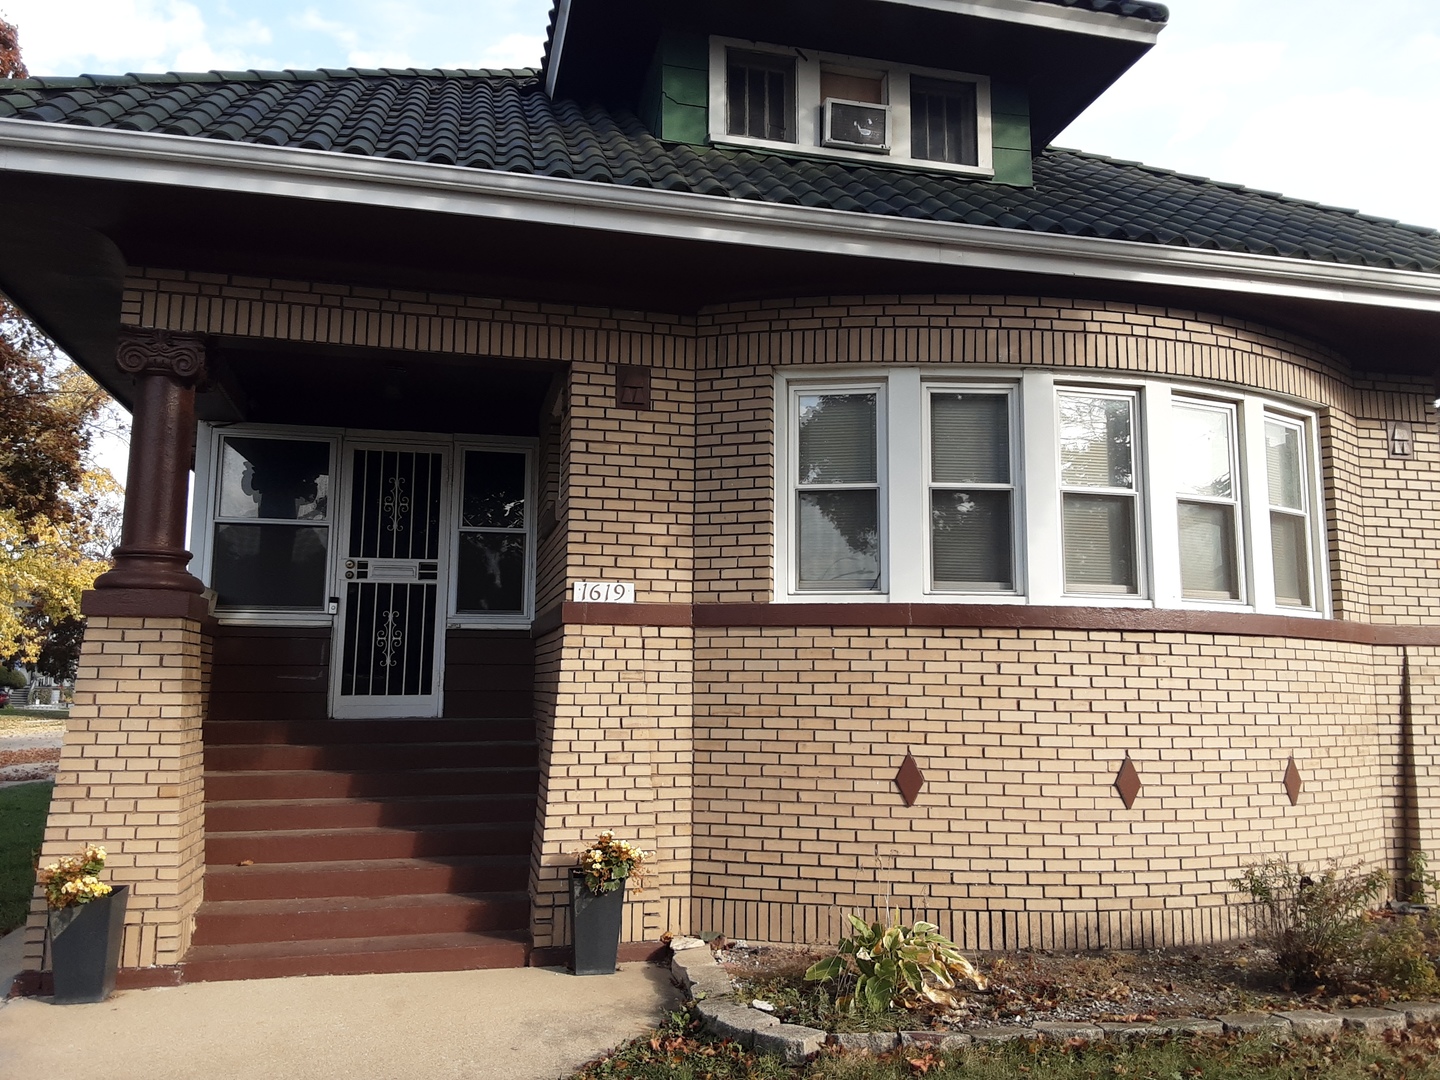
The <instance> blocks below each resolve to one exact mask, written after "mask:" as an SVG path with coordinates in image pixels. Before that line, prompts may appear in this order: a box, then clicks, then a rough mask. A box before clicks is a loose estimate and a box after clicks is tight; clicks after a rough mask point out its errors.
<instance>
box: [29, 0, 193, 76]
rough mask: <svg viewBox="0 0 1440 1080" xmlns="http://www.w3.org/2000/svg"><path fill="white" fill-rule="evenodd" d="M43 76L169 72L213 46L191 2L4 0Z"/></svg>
mask: <svg viewBox="0 0 1440 1080" xmlns="http://www.w3.org/2000/svg"><path fill="white" fill-rule="evenodd" d="M3 2H4V8H5V10H6V12H7V13H8V14H9V17H10V19H11V21H13V22H14V23H16V25H18V26H19V28H20V45H21V49H22V50H23V52H24V55H25V62H26V66H28V67H29V69H30V70H31V71H32V72H34V73H35V74H37V75H46V74H65V75H71V74H75V73H76V72H79V71H103V72H110V71H115V70H117V68H120V69H123V70H132V71H133V70H146V69H148V70H157V69H158V70H162V71H163V70H166V69H167V68H172V67H175V66H177V64H176V59H177V58H178V57H179V56H180V55H181V54H182V53H183V54H186V55H191V56H198V55H200V54H201V52H200V51H203V50H205V49H213V46H212V45H211V44H210V42H208V41H207V40H206V27H205V20H204V18H203V17H202V16H201V14H200V10H199V8H197V7H196V6H195V5H194V4H192V3H188V2H186V0H70V2H67V3H63V4H61V3H55V2H54V0H3Z"/></svg>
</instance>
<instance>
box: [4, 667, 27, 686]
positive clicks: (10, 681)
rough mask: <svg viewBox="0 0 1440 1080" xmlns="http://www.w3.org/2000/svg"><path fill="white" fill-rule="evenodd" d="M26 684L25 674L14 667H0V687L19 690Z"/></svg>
mask: <svg viewBox="0 0 1440 1080" xmlns="http://www.w3.org/2000/svg"><path fill="white" fill-rule="evenodd" d="M24 685H25V676H24V675H22V674H20V672H18V671H16V670H15V669H14V668H7V667H0V689H4V690H18V689H20V687H22V686H24Z"/></svg>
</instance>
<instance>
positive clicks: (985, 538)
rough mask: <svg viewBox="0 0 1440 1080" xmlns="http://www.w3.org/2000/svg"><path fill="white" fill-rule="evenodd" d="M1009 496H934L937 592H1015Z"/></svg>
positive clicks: (976, 493)
mask: <svg viewBox="0 0 1440 1080" xmlns="http://www.w3.org/2000/svg"><path fill="white" fill-rule="evenodd" d="M1010 520H1011V518H1010V493H1009V492H1008V491H972V492H964V491H935V492H932V493H931V505H930V558H931V577H932V579H933V581H934V584H935V586H936V587H937V588H947V587H965V588H976V589H1013V588H1014V587H1015V581H1014V574H1013V571H1012V569H1011V554H1010V553H1011V542H1010Z"/></svg>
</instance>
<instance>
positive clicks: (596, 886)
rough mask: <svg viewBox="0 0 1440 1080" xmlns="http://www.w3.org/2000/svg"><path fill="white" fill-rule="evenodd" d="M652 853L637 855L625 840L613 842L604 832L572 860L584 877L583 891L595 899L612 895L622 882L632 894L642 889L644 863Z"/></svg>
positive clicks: (612, 836) (639, 852) (637, 850)
mask: <svg viewBox="0 0 1440 1080" xmlns="http://www.w3.org/2000/svg"><path fill="white" fill-rule="evenodd" d="M654 857H655V852H653V851H641V850H640V849H639V848H638V847H636V846H635V845H634V844H632V843H630V841H628V840H616V839H615V834H614V833H613V832H611V831H610V830H609V829H606V830H605V831H604V832H602V833H601V834H600V837H599V839H597V840H596V841H595V842H594V843H593V844H591V845H590V846H589V847H587V848H584V849H582V850H580V851H577V852H576V853H575V860H576V862H577V863H578V864H579V866H580V870H581V872H582V873H583V874H584V877H585V887H586V888H587V889H589V890H590V892H591V893H593V894H594V895H596V896H600V895H601V894H603V893H608V892H614V891H615V890H616V889H618V888H620V885H621V883H622V882H624V881H627V880H629V881H633V882H634V883H635V891H636V892H639V891H640V890H641V889H643V888H644V887H645V886H644V880H645V874H646V873H647V871H648V870H649V869H650V868H649V867H648V866H646V865H645V860H646V859H653V858H654Z"/></svg>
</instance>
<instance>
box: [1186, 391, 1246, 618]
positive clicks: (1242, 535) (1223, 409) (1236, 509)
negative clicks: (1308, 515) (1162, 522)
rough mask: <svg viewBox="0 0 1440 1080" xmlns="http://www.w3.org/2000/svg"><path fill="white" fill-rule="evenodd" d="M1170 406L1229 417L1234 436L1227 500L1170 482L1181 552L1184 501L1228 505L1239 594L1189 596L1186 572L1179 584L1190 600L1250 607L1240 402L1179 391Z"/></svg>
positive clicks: (1230, 434)
mask: <svg viewBox="0 0 1440 1080" xmlns="http://www.w3.org/2000/svg"><path fill="white" fill-rule="evenodd" d="M1170 407H1171V408H1172V409H1175V408H1186V409H1204V410H1207V411H1210V412H1216V413H1219V414H1221V415H1223V416H1224V417H1225V421H1226V426H1227V430H1228V432H1229V436H1230V486H1231V495H1230V497H1229V498H1228V499H1226V498H1223V497H1221V496H1213V495H1191V494H1187V493H1184V492H1181V491H1180V490H1179V485H1178V484H1174V483H1172V484H1171V485H1170V490H1171V492H1172V493H1173V494H1174V498H1175V517H1176V521H1175V527H1176V540H1175V550H1176V551H1177V553H1178V551H1179V527H1180V521H1179V515H1180V505H1181V503H1187V502H1188V503H1199V504H1203V505H1207V506H1228V507H1229V508H1230V513H1231V520H1232V522H1233V527H1234V531H1235V547H1234V550H1233V551H1232V552H1231V556H1232V557H1233V558H1234V560H1235V586H1236V591H1237V592H1238V593H1239V595H1238V596H1234V597H1223V596H1186V595H1185V583H1184V579H1183V573H1182V577H1181V579H1180V580H1179V582H1178V584H1177V586H1176V587H1177V588H1178V589H1179V591H1180V596H1181V598H1182V599H1183V600H1185V601H1187V602H1189V601H1197V600H1198V601H1201V602H1204V603H1212V604H1225V605H1229V606H1239V607H1245V606H1248V604H1249V598H1250V597H1251V596H1253V595H1254V592H1253V590H1252V587H1251V583H1250V570H1249V562H1250V560H1249V559H1247V558H1246V552H1247V550H1248V549H1249V547H1250V545H1249V544H1248V543H1247V542H1246V537H1247V536H1248V535H1250V534H1251V533H1252V532H1253V530H1252V529H1251V528H1250V527H1249V522H1248V521H1247V520H1246V516H1247V515H1246V513H1245V508H1246V504H1247V502H1248V500H1247V499H1246V497H1245V496H1246V493H1247V490H1248V485H1247V484H1246V482H1245V470H1244V460H1245V459H1244V454H1243V452H1242V444H1241V438H1240V434H1241V431H1240V428H1241V417H1240V404H1239V403H1237V402H1234V401H1222V400H1216V399H1213V398H1202V397H1194V396H1192V395H1189V394H1180V393H1176V394H1172V396H1171V399H1170Z"/></svg>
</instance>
